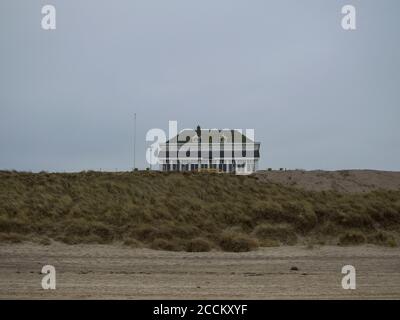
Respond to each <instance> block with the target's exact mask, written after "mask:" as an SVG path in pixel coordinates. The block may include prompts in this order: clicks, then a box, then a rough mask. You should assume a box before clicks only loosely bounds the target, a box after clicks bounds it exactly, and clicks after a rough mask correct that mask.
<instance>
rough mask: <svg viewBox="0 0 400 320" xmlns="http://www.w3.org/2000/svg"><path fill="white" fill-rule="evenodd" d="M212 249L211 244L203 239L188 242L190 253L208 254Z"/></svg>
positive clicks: (187, 248)
mask: <svg viewBox="0 0 400 320" xmlns="http://www.w3.org/2000/svg"><path fill="white" fill-rule="evenodd" d="M211 248H212V245H211V243H210V242H209V241H208V240H205V239H203V238H195V239H191V240H189V241H188V243H187V246H186V251H188V252H208V251H210V250H211Z"/></svg>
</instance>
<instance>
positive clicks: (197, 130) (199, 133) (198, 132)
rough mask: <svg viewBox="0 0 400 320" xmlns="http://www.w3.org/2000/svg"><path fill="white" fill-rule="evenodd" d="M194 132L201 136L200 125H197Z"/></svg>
mask: <svg viewBox="0 0 400 320" xmlns="http://www.w3.org/2000/svg"><path fill="white" fill-rule="evenodd" d="M196 133H197V136H198V137H200V136H201V128H200V126H197V129H196Z"/></svg>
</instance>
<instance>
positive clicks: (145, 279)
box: [0, 243, 400, 299]
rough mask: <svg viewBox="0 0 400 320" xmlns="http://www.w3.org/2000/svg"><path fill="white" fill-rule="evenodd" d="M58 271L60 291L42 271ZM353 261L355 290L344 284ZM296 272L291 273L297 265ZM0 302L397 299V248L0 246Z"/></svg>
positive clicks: (399, 291) (399, 256) (399, 251)
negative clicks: (49, 286) (47, 285)
mask: <svg viewBox="0 0 400 320" xmlns="http://www.w3.org/2000/svg"><path fill="white" fill-rule="evenodd" d="M47 264H50V265H53V266H54V267H55V268H56V281H57V288H56V290H43V289H42V287H41V279H42V277H43V275H42V274H41V269H42V267H43V266H44V265H47ZM347 264H351V265H353V266H354V267H355V268H356V272H357V278H356V279H357V289H356V290H344V289H342V287H341V280H342V277H343V275H342V274H341V268H342V267H343V266H344V265H347ZM296 268H297V269H298V270H292V269H296ZM0 298H1V299H9V298H12V299H70V298H74V299H370V298H377V299H389V298H394V299H399V298H400V249H399V248H383V247H375V246H360V247H330V246H322V247H314V248H312V249H310V248H305V247H300V246H295V247H289V246H285V247H276V248H261V249H258V250H257V251H253V252H247V253H226V252H207V253H187V252H167V251H155V250H149V249H131V248H128V247H124V246H119V245H74V246H69V245H65V244H59V243H53V244H51V245H49V246H43V245H37V244H30V243H23V244H7V245H6V244H3V245H0Z"/></svg>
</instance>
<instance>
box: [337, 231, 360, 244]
mask: <svg viewBox="0 0 400 320" xmlns="http://www.w3.org/2000/svg"><path fill="white" fill-rule="evenodd" d="M365 242H366V237H365V236H364V234H363V233H361V232H360V231H349V232H346V233H345V234H343V235H341V236H340V237H339V244H340V245H342V246H348V245H359V244H363V243H365Z"/></svg>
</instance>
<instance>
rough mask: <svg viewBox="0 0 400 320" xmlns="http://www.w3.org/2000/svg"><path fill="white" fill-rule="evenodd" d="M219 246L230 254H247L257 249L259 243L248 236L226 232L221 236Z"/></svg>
mask: <svg viewBox="0 0 400 320" xmlns="http://www.w3.org/2000/svg"><path fill="white" fill-rule="evenodd" d="M219 246H220V247H221V249H222V250H224V251H228V252H246V251H251V250H255V249H257V247H258V242H257V241H256V240H255V239H254V238H251V237H249V236H248V235H246V234H243V233H237V232H232V231H226V232H223V233H222V235H221V238H220V241H219Z"/></svg>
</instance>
